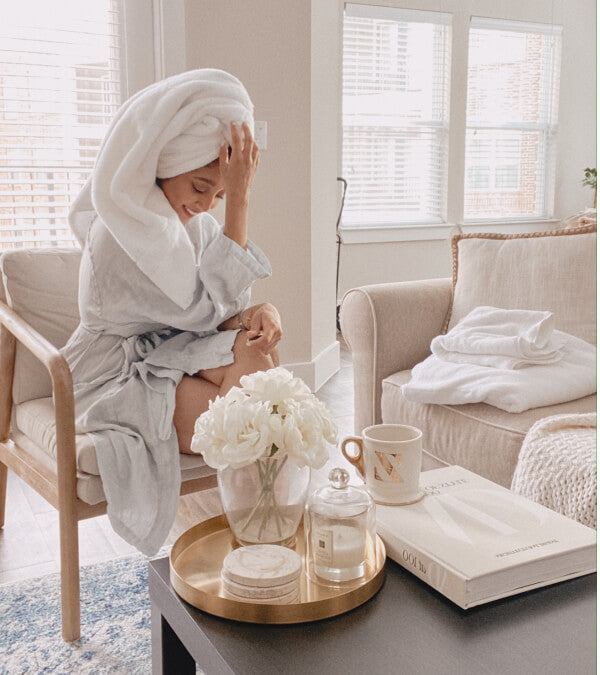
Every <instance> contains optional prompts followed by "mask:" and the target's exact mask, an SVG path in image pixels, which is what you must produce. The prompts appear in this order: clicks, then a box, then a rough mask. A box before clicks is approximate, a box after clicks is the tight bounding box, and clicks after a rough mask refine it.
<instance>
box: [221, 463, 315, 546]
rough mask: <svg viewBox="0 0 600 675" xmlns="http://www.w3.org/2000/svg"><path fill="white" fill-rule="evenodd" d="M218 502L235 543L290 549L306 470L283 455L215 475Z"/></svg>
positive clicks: (303, 500) (305, 489)
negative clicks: (287, 547) (270, 545)
mask: <svg viewBox="0 0 600 675" xmlns="http://www.w3.org/2000/svg"><path fill="white" fill-rule="evenodd" d="M217 479H218V482H219V493H220V496H221V502H222V504H223V508H224V510H225V515H226V516H227V521H228V523H229V527H230V528H231V531H232V532H233V534H234V536H235V538H236V539H237V541H238V542H239V543H240V544H242V545H248V544H281V545H283V546H290V545H293V543H294V541H295V535H296V531H297V529H298V526H299V524H300V520H301V519H302V515H303V513H304V506H305V504H306V500H307V496H308V485H309V483H310V468H309V467H307V466H304V467H300V466H298V465H297V464H296V463H295V462H294V461H293V460H292V459H290V458H289V457H288V456H287V455H284V456H282V457H277V456H274V457H261V458H260V459H257V460H256V461H255V462H253V463H252V464H248V465H247V466H243V467H240V468H238V469H233V468H231V467H227V468H225V469H219V470H218V471H217Z"/></svg>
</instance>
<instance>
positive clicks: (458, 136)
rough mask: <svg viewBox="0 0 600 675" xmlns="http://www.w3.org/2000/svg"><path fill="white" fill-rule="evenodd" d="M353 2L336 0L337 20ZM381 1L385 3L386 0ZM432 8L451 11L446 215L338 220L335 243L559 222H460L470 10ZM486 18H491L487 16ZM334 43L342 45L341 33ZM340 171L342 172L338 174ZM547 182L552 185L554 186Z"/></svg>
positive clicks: (530, 227)
mask: <svg viewBox="0 0 600 675" xmlns="http://www.w3.org/2000/svg"><path fill="white" fill-rule="evenodd" d="M367 1H368V0H367ZM356 2H363V3H364V2H365V0H355V1H354V2H348V3H346V2H344V3H342V4H343V6H342V21H343V11H344V8H345V5H346V4H355V3H356ZM387 2H388V3H389V2H390V0H387ZM372 7H374V8H375V9H377V10H379V11H380V10H382V9H384V8H383V7H382V6H380V5H372ZM388 7H389V8H390V9H391V10H392V11H396V8H395V7H393V6H390V5H388ZM413 7H414V6H412V5H411V4H410V3H406V4H404V8H405V9H411V11H413ZM414 10H415V11H418V8H416V7H414ZM434 11H436V12H439V13H449V14H452V22H451V26H452V46H451V68H450V120H449V147H448V166H449V167H453V169H452V171H450V170H449V171H448V179H447V210H446V219H445V221H444V222H442V223H433V224H427V225H422V224H419V223H414V224H413V223H411V224H402V225H386V226H380V227H377V226H373V225H369V226H364V227H361V226H354V225H353V226H344V225H340V228H339V235H340V239H341V242H342V243H344V244H362V243H385V242H403V241H428V240H445V239H448V238H449V237H450V236H451V235H452V234H453V233H454V232H455V231H456V229H457V226H459V227H460V228H461V230H462V231H463V232H464V233H469V232H498V231H499V230H501V231H502V232H506V233H516V232H522V231H523V230H524V229H527V230H531V231H533V230H540V229H552V228H553V227H554V226H555V225H556V223H558V222H559V219H558V218H555V217H554V216H551V217H548V218H546V219H535V218H510V219H507V220H502V219H498V218H491V219H478V220H469V221H465V219H464V215H463V214H464V189H465V144H466V132H467V120H466V106H467V80H468V58H469V31H470V27H471V18H472V15H470V14H469V13H468V12H461V11H459V10H457V9H456V8H452V7H446V6H445V5H444V3H442V4H441V5H440V6H439V9H437V8H436V10H434ZM424 13H426V12H424ZM379 15H380V14H379ZM491 20H495V19H493V18H491ZM504 22H505V23H506V24H508V23H510V20H505V21H504ZM524 23H526V24H529V25H531V26H533V25H536V24H537V25H539V26H542V27H545V28H546V29H548V30H554V29H555V28H556V25H555V24H550V23H542V22H535V21H524V20H522V19H519V20H518V21H516V24H518V25H521V24H524ZM340 45H342V37H341V33H340ZM342 46H343V45H342ZM340 63H341V61H340ZM340 73H341V68H340ZM340 82H341V74H340ZM341 89H342V88H341V86H340V99H339V100H340V106H339V109H340V117H339V120H340V121H339V124H340V157H339V166H340V171H341V155H342V143H343V121H342V116H341V113H342V103H341V101H342V91H341ZM340 175H342V174H341V173H340ZM553 180H554V179H553ZM551 187H552V188H553V189H554V186H551ZM546 189H548V186H546ZM551 211H552V212H553V211H554V209H553V208H552V209H551Z"/></svg>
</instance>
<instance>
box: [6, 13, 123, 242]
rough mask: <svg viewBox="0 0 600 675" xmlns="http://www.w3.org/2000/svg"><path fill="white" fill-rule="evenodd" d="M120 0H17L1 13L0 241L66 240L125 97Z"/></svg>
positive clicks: (69, 235) (69, 237) (71, 239)
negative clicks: (73, 210) (76, 203)
mask: <svg viewBox="0 0 600 675" xmlns="http://www.w3.org/2000/svg"><path fill="white" fill-rule="evenodd" d="M120 6H121V3H120V2H119V0H76V1H61V2H48V1H47V0H17V1H16V2H11V3H6V6H5V7H4V8H3V11H2V21H0V137H1V142H0V249H6V248H16V247H23V246H27V247H29V246H68V245H70V244H72V243H73V238H72V235H71V232H70V230H69V227H68V224H67V218H66V217H67V212H68V207H69V204H70V202H71V201H72V200H73V199H74V197H75V196H76V195H77V193H78V192H79V190H80V188H81V186H82V185H83V184H84V182H85V180H86V179H87V177H88V175H89V173H90V171H91V169H92V167H93V164H94V160H95V157H96V154H97V151H98V148H99V146H100V143H101V141H102V139H103V137H104V134H105V131H106V128H107V126H108V124H109V122H110V120H111V118H112V117H113V115H114V113H115V112H116V110H117V108H118V107H119V105H120V103H121V101H122V95H121V35H120V26H121V17H120Z"/></svg>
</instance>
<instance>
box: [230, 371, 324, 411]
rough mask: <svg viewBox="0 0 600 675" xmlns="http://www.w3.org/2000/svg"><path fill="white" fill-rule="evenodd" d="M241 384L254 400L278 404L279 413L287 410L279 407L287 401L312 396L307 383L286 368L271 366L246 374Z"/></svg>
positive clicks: (273, 404)
mask: <svg viewBox="0 0 600 675" xmlns="http://www.w3.org/2000/svg"><path fill="white" fill-rule="evenodd" d="M240 384H241V385H242V388H243V390H244V392H245V393H246V394H248V396H249V397H250V398H251V399H252V400H254V401H267V402H269V403H270V404H271V405H272V406H277V412H278V413H279V414H283V413H284V412H285V410H280V409H279V407H280V406H283V407H285V405H286V401H288V400H292V401H300V400H302V399H306V398H310V397H312V394H311V392H310V389H309V388H308V387H307V386H306V384H305V383H304V382H303V381H302V380H301V379H300V378H299V377H294V376H293V375H292V373H290V371H289V370H286V369H285V368H271V370H267V371H258V372H256V373H252V374H251V375H244V376H243V377H242V378H241V379H240Z"/></svg>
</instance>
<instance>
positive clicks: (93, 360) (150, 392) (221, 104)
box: [62, 70, 271, 555]
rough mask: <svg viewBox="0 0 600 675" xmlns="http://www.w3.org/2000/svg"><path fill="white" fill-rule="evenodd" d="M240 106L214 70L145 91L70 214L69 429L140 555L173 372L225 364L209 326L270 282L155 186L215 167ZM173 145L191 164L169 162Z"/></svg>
mask: <svg viewBox="0 0 600 675" xmlns="http://www.w3.org/2000/svg"><path fill="white" fill-rule="evenodd" d="M207 101H208V102H209V103H211V106H212V107H211V106H207V105H205V104H206V102H207ZM249 101H250V100H249V98H248V97H247V94H246V92H245V90H244V89H243V87H242V86H241V84H240V83H239V82H238V81H237V80H235V78H232V76H230V75H228V74H227V73H222V71H213V70H210V71H205V70H200V71H191V72H190V73H184V74H183V75H180V76H177V77H175V78H170V79H169V80H166V81H164V82H161V83H159V84H157V85H153V86H152V87H150V88H148V89H146V90H144V91H143V92H141V93H140V94H138V95H137V96H136V97H134V98H133V99H131V100H130V101H129V102H127V103H126V104H125V105H124V106H123V108H122V109H121V110H120V111H119V113H117V116H116V117H115V121H113V124H112V125H111V129H110V130H109V133H108V135H107V138H106V139H105V141H104V144H103V147H102V150H101V152H100V155H99V157H98V161H97V164H96V167H95V170H94V174H93V175H92V178H91V179H90V181H89V182H88V184H87V185H86V187H85V188H84V190H83V191H82V193H81V195H80V196H79V197H78V199H77V200H76V202H75V203H74V204H73V207H72V209H71V213H70V222H71V226H72V228H73V230H74V232H75V233H76V235H77V237H78V238H79V240H80V243H81V245H82V248H83V255H82V261H81V268H80V279H79V311H80V315H81V323H80V325H79V327H78V328H77V329H76V330H75V332H74V334H73V335H72V336H71V338H70V340H69V342H68V343H67V345H66V346H65V347H64V348H63V349H62V353H63V355H64V356H65V358H66V359H67V362H68V363H69V366H70V367H71V370H72V373H73V383H74V392H75V415H76V419H75V426H76V431H77V433H88V434H90V435H91V438H92V440H93V442H94V445H95V448H96V456H97V459H98V467H99V470H100V475H101V477H102V484H103V487H104V492H105V494H106V497H107V502H108V516H109V518H110V521H111V524H112V526H113V528H114V529H115V531H116V532H117V533H118V534H120V535H121V536H122V537H123V538H124V539H126V540H127V541H129V542H130V543H131V544H133V545H134V546H136V547H137V548H138V549H139V550H140V551H142V552H144V553H146V554H148V555H151V554H153V553H155V552H156V551H157V550H158V549H159V547H160V546H161V544H163V542H164V540H165V538H166V536H167V534H168V532H169V529H170V527H171V525H172V523H173V520H174V518H175V514H176V511H177V501H178V496H179V486H180V481H181V476H180V469H179V448H178V443H177V436H176V433H175V428H174V426H173V413H174V409H175V390H176V388H177V385H178V384H179V382H180V381H181V378H182V377H183V374H184V373H188V374H190V375H191V374H193V373H196V372H197V371H199V370H203V369H207V368H215V367H218V366H223V365H226V364H229V363H232V362H233V353H232V347H233V342H234V340H235V337H236V335H237V331H220V332H219V331H217V327H218V326H219V324H221V323H222V322H223V321H224V320H225V319H227V318H229V317H231V316H233V315H234V314H236V313H237V312H239V311H240V310H242V309H243V308H244V307H246V306H247V305H248V304H249V300H250V287H251V285H252V283H253V282H254V281H255V280H256V279H259V278H263V277H266V276H268V275H269V274H270V273H271V268H270V265H269V262H268V261H267V259H266V258H265V256H264V254H263V253H262V252H261V251H260V250H259V249H258V248H257V247H256V246H255V245H254V244H252V242H248V247H247V250H244V249H243V248H241V247H240V246H239V245H238V244H236V243H235V242H234V241H233V240H231V239H229V238H228V237H226V236H224V235H223V233H222V230H221V228H220V226H219V225H218V223H217V222H216V221H215V220H214V219H213V218H212V217H211V216H210V215H208V214H201V215H199V216H196V217H194V218H193V219H192V220H191V221H189V222H188V223H187V225H185V226H184V225H183V224H182V223H181V222H180V220H179V218H178V217H177V215H176V213H175V211H174V210H173V209H172V208H171V206H170V204H169V202H168V201H167V199H166V197H165V196H164V194H163V192H162V190H161V189H160V188H159V187H158V186H157V185H156V182H155V178H156V176H157V174H158V173H162V175H163V176H164V177H167V176H168V175H177V174H178V173H184V172H185V171H188V170H190V169H192V168H194V164H196V162H197V164H196V166H202V165H204V164H206V163H208V162H209V161H211V160H212V159H215V158H216V156H218V148H219V146H220V145H221V143H223V141H224V140H226V138H227V130H228V125H229V121H231V118H232V117H233V119H234V121H235V120H237V121H248V120H250V121H251V119H252V110H251V103H250V102H249ZM190 106H192V111H191V113H190ZM249 106H250V107H249ZM207 110H208V112H207ZM157 111H158V112H157ZM220 112H222V113H223V114H222V118H221V117H220V116H219V115H220ZM203 115H204V117H203ZM182 117H183V118H184V119H186V120H187V122H186V123H187V124H188V127H190V128H187V133H186V128H184V127H185V125H183V127H182V122H181V120H182ZM203 120H204V124H202V122H203ZM199 123H200V124H199ZM173 125H175V126H174V127H173ZM190 133H191V136H190ZM194 133H195V134H196V136H197V137H198V143H197V152H194V153H191V157H190V156H189V147H188V146H189V144H190V142H191V143H192V144H193V139H192V141H190V137H193V134H194ZM181 135H186V142H185V145H186V147H188V153H187V156H186V153H185V152H184V151H181V157H182V161H183V164H179V165H178V164H177V157H178V156H179V152H178V147H177V146H178V143H179V140H178V139H179V138H180V136H181ZM157 139H158V140H157ZM161 150H165V153H163V154H162V155H161ZM215 153H216V154H215ZM190 164H191V166H190ZM165 166H166V167H167V168H166V169H165Z"/></svg>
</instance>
